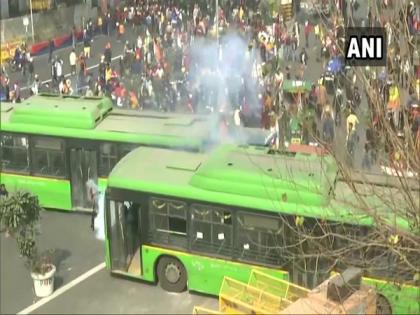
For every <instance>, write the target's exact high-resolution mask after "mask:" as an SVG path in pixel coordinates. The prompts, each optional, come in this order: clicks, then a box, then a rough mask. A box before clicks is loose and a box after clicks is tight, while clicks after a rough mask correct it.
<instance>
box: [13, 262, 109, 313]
mask: <svg viewBox="0 0 420 315" xmlns="http://www.w3.org/2000/svg"><path fill="white" fill-rule="evenodd" d="M104 268H105V263H104V262H103V263H100V264H99V265H97V266H96V267H93V268H92V269H90V270H89V271H87V272H85V273H84V274H82V275H81V276H79V277H77V278H76V279H74V280H72V281H70V282H69V283H67V284H66V285H65V286H63V287H61V288H59V289H58V290H56V291H55V292H54V293H53V294H51V295H50V296H47V297H45V298H43V299H40V300H39V301H38V302H36V303H35V304H32V305H31V306H28V307H27V308H25V309H24V310H22V311H20V312H19V313H17V314H18V315H19V314H30V313H32V312H33V311H35V310H36V309H38V308H40V307H41V306H43V305H44V304H46V303H48V302H49V301H51V300H53V299H55V298H56V297H57V296H59V295H61V294H63V293H64V292H66V291H68V290H70V289H71V288H73V287H74V286H75V285H77V284H79V283H80V282H82V281H84V280H86V279H87V278H89V277H90V276H92V275H94V274H95V273H97V272H99V271H101V270H102V269H104Z"/></svg>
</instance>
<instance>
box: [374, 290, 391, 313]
mask: <svg viewBox="0 0 420 315" xmlns="http://www.w3.org/2000/svg"><path fill="white" fill-rule="evenodd" d="M376 314H378V315H379V314H392V307H391V304H389V302H388V299H387V298H386V297H384V296H383V295H381V294H378V295H377V296H376Z"/></svg>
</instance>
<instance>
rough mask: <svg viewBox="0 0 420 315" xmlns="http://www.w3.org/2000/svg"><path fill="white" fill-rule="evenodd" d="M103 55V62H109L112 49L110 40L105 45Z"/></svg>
mask: <svg viewBox="0 0 420 315" xmlns="http://www.w3.org/2000/svg"><path fill="white" fill-rule="evenodd" d="M104 56H105V63H111V61H112V49H111V43H110V42H108V43H107V44H106V46H105V52H104Z"/></svg>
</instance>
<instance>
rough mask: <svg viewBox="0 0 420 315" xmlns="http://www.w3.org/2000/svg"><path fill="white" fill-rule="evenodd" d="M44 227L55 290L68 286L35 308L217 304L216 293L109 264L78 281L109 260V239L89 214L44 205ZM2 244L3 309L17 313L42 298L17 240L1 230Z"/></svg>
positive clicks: (182, 308)
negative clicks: (129, 274) (135, 275)
mask: <svg viewBox="0 0 420 315" xmlns="http://www.w3.org/2000/svg"><path fill="white" fill-rule="evenodd" d="M41 228H42V230H41V234H40V236H39V242H38V244H39V245H40V247H41V249H43V250H46V249H51V250H54V251H55V253H54V254H53V260H54V262H55V265H56V266H57V273H56V276H55V292H57V291H58V290H61V291H62V290H64V292H63V293H62V294H61V295H59V296H57V297H55V298H53V299H52V300H50V301H48V302H47V303H45V304H44V305H42V306H41V307H39V308H36V309H32V312H31V313H35V314H86V313H88V314H95V313H96V314H102V313H107V314H111V313H113V314H152V313H161V314H162V313H165V314H173V313H179V314H182V313H183V314H186V313H188V314H191V313H192V310H193V308H194V306H195V305H204V306H207V307H210V308H216V307H217V300H216V299H215V298H211V297H207V296H202V295H197V294H190V293H187V292H186V293H182V294H175V293H168V292H166V291H163V290H162V289H161V288H160V287H159V286H155V285H151V284H147V283H143V282H139V281H132V280H126V279H123V278H120V277H114V276H111V274H110V272H109V271H108V270H106V269H101V270H99V271H98V272H96V273H95V274H93V275H92V276H91V277H89V278H87V279H86V280H84V281H82V282H80V283H77V284H75V285H74V280H75V279H77V278H79V276H81V275H83V274H85V273H86V272H87V271H88V270H91V269H92V268H94V267H96V266H98V265H99V264H101V263H103V262H104V260H105V259H104V258H105V248H104V243H103V241H99V240H97V239H95V236H94V234H93V232H92V231H91V230H90V217H89V216H87V215H85V214H78V213H61V212H54V211H48V212H47V211H45V212H43V214H42V219H41ZM0 249H1V255H0V262H1V264H0V278H1V282H0V286H1V287H0V313H1V314H16V313H18V312H21V311H22V310H25V309H27V308H28V307H29V306H31V305H32V304H33V303H36V302H37V301H39V300H38V299H37V298H36V297H35V295H34V292H33V282H32V279H31V277H30V272H29V270H28V269H27V268H26V267H25V266H24V262H23V259H22V258H19V256H18V252H17V247H16V242H15V240H14V239H12V238H5V236H4V234H3V233H2V234H1V236H0ZM73 285H74V286H73ZM35 305H36V304H35Z"/></svg>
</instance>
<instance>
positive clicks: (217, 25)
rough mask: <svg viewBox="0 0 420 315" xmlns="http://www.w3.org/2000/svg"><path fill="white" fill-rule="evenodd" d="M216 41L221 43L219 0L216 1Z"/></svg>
mask: <svg viewBox="0 0 420 315" xmlns="http://www.w3.org/2000/svg"><path fill="white" fill-rule="evenodd" d="M216 40H217V42H219V0H216Z"/></svg>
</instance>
